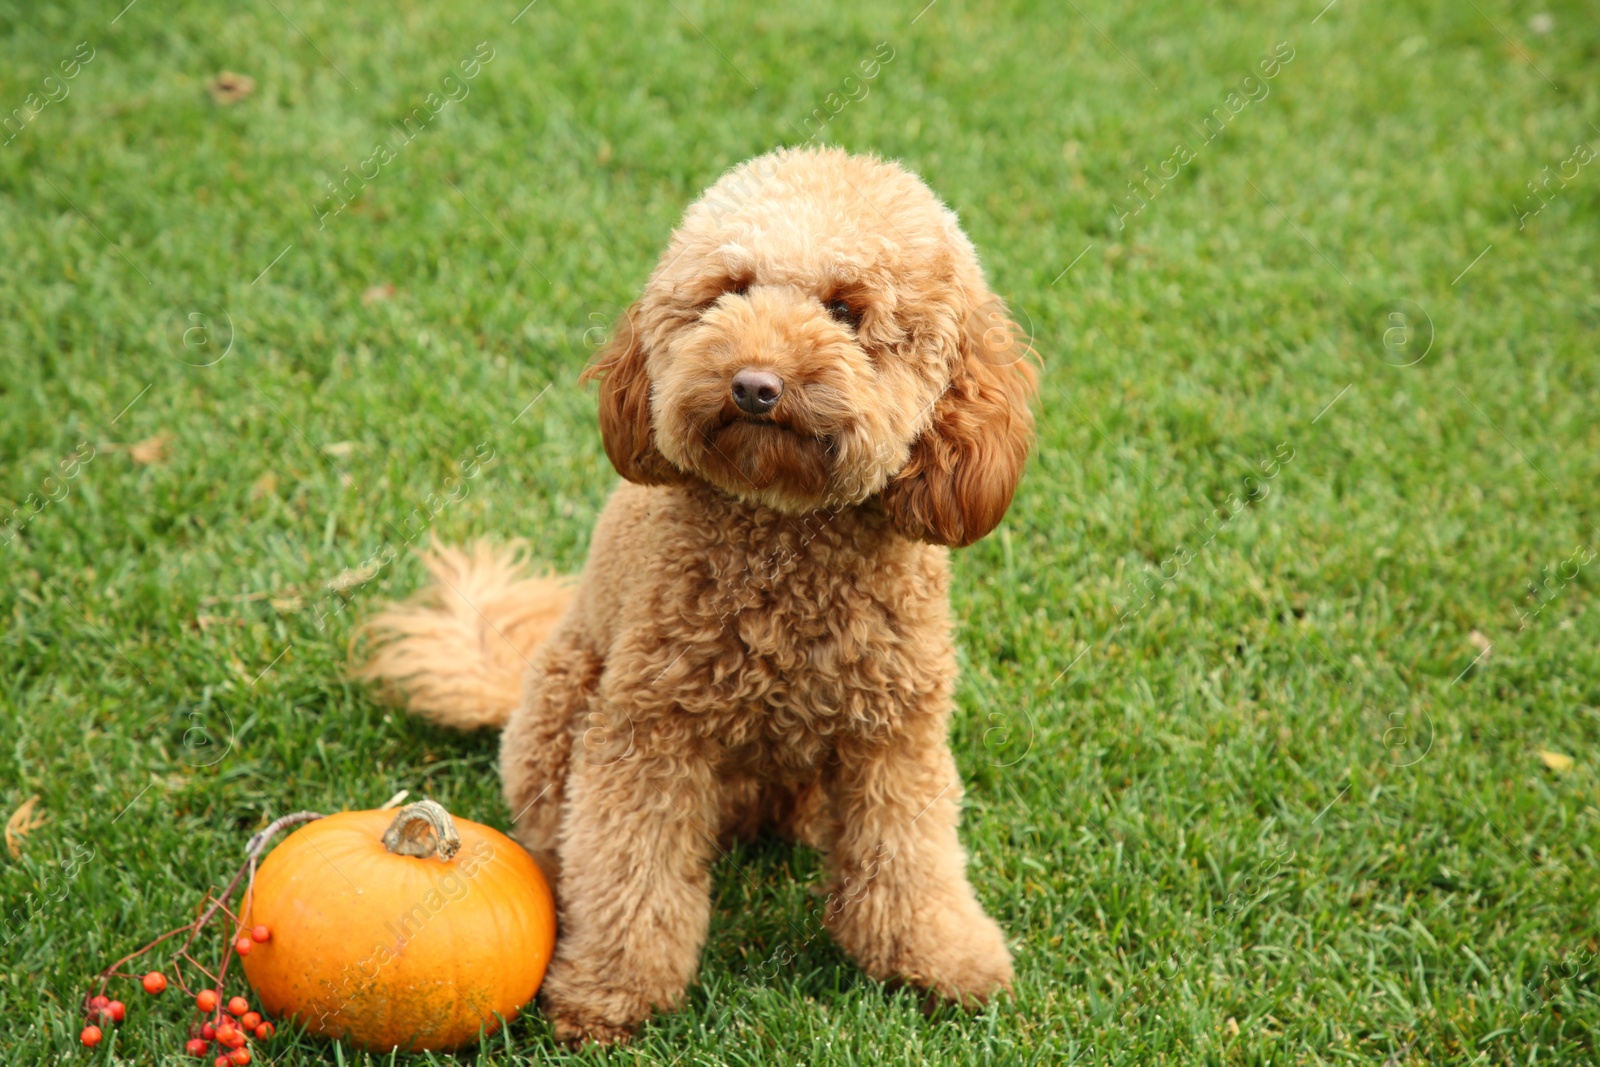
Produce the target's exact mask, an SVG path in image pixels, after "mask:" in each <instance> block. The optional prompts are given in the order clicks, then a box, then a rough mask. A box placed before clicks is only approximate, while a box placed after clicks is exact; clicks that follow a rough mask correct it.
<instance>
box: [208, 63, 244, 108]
mask: <svg viewBox="0 0 1600 1067" xmlns="http://www.w3.org/2000/svg"><path fill="white" fill-rule="evenodd" d="M255 91H256V80H255V79H254V78H252V77H250V75H248V74H235V73H234V72H233V71H231V70H225V71H223V72H222V73H221V74H218V75H217V76H216V77H215V78H212V79H211V80H210V81H209V82H207V83H206V92H208V93H210V94H211V99H213V100H215V101H216V102H217V103H219V104H222V105H223V106H227V105H228V104H237V103H238V102H239V101H241V100H243V99H244V98H245V97H247V96H249V95H250V94H251V93H253V92H255Z"/></svg>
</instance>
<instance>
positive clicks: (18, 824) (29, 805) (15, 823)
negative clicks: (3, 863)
mask: <svg viewBox="0 0 1600 1067" xmlns="http://www.w3.org/2000/svg"><path fill="white" fill-rule="evenodd" d="M38 803H39V794H38V793H35V794H34V795H33V796H31V797H29V798H28V799H27V800H24V801H23V802H22V806H21V807H19V808H18V809H17V810H16V811H14V812H12V813H11V818H9V819H7V820H6V851H7V852H9V853H11V858H12V859H14V860H20V859H21V858H22V842H23V840H24V839H25V838H26V837H27V836H28V835H29V834H31V833H33V831H35V830H37V829H38V828H39V827H41V826H43V825H44V824H45V823H47V822H49V821H50V816H48V815H39V816H35V815H34V814H33V809H34V805H36V804H38Z"/></svg>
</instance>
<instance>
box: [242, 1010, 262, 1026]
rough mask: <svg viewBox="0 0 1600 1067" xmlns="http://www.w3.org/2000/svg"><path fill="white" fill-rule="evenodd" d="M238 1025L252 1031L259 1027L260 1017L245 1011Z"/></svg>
mask: <svg viewBox="0 0 1600 1067" xmlns="http://www.w3.org/2000/svg"><path fill="white" fill-rule="evenodd" d="M239 1025H240V1026H242V1027H243V1028H244V1029H245V1030H254V1029H255V1028H256V1027H258V1026H260V1025H261V1016H259V1015H257V1014H256V1013H255V1012H253V1011H247V1012H245V1013H244V1018H242V1019H240V1020H239Z"/></svg>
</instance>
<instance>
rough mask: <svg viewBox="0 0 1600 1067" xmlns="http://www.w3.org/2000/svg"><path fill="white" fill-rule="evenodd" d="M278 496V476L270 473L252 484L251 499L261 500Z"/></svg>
mask: <svg viewBox="0 0 1600 1067" xmlns="http://www.w3.org/2000/svg"><path fill="white" fill-rule="evenodd" d="M277 495H278V476H277V475H276V474H274V473H273V472H272V471H268V472H267V473H265V474H263V475H262V476H261V477H259V478H257V479H256V480H255V481H254V482H252V483H251V484H250V499H251V500H260V499H262V498H263V497H269V496H277Z"/></svg>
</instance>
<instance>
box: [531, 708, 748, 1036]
mask: <svg viewBox="0 0 1600 1067" xmlns="http://www.w3.org/2000/svg"><path fill="white" fill-rule="evenodd" d="M612 719H613V720H614V721H616V722H622V721H624V720H625V719H626V716H622V715H613V716H612ZM580 747H581V746H580ZM614 748H615V750H621V751H615V750H613V749H611V748H601V749H595V750H590V751H589V752H588V754H587V756H586V757H583V758H580V756H579V753H578V751H576V750H575V751H574V764H573V768H572V777H571V778H570V779H569V780H568V784H567V789H568V793H567V805H566V813H565V816H564V820H563V824H562V829H561V858H562V870H561V890H560V893H559V894H558V896H559V900H560V907H561V934H560V937H559V939H558V940H557V942H556V952H555V958H554V959H553V960H552V961H551V963H550V972H549V974H548V975H547V976H546V978H545V981H544V988H543V992H542V993H541V995H540V996H541V1001H542V1003H543V1007H544V1011H545V1014H546V1015H547V1016H548V1017H549V1018H550V1022H551V1025H552V1026H553V1027H554V1029H555V1035H556V1037H557V1038H558V1039H560V1040H563V1041H598V1042H612V1041H619V1040H625V1039H626V1038H627V1037H628V1036H630V1035H631V1034H632V1033H633V1031H634V1030H635V1029H636V1028H637V1027H638V1025H639V1024H640V1023H642V1022H643V1021H644V1020H645V1019H647V1018H649V1016H650V1013H651V1011H652V1010H654V1009H656V1008H661V1009H670V1008H673V1007H675V1006H677V1004H678V1003H679V1001H680V1000H681V999H682V996H683V992H684V990H685V989H686V988H687V987H688V984H689V982H690V981H691V980H692V979H693V978H694V975H695V970H696V967H697V965H698V963H699V959H700V948H701V946H702V944H704V942H705V937H706V928H707V926H708V924H709V922H710V915H711V886H710V869H709V868H710V858H711V853H712V850H713V848H714V844H713V842H714V839H715V835H716V833H717V829H718V827H717V826H716V825H715V823H716V820H717V819H718V818H719V812H720V810H721V800H720V796H719V789H718V785H717V782H716V779H715V777H714V776H713V775H712V774H711V773H710V769H709V768H708V767H706V766H705V765H703V764H701V763H698V762H697V761H695V760H694V759H693V757H691V756H689V755H687V754H686V753H684V752H682V751H677V750H673V749H671V748H670V746H665V751H664V750H663V747H658V746H657V744H656V743H654V742H653V741H652V739H651V738H649V737H647V736H630V737H628V738H627V739H626V743H625V744H624V743H622V742H621V741H620V740H619V743H618V744H617V745H616V746H614ZM597 752H610V754H611V755H612V756H614V757H615V758H614V759H607V758H606V757H604V756H599V755H597V754H596V753H597Z"/></svg>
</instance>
